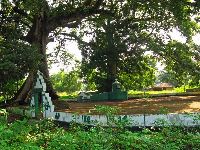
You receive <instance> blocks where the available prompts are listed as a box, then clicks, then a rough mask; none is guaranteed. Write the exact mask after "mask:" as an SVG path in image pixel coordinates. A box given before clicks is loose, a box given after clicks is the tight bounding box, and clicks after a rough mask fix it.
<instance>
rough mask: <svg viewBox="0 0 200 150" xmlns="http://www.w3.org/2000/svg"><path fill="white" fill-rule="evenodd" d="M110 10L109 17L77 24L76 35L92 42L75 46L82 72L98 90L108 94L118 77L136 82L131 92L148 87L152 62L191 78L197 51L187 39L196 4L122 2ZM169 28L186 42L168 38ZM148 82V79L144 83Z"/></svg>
mask: <svg viewBox="0 0 200 150" xmlns="http://www.w3.org/2000/svg"><path fill="white" fill-rule="evenodd" d="M110 5H111V8H112V11H113V12H114V13H113V14H111V15H110V16H106V17H105V16H98V17H95V18H89V19H88V20H87V21H88V22H85V24H82V28H81V32H82V33H81V34H80V35H79V36H80V37H81V36H82V37H84V35H90V36H91V37H92V38H91V40H90V42H89V43H87V42H83V41H79V45H80V49H81V50H82V54H83V61H82V71H83V74H84V75H85V76H88V77H89V75H88V74H90V73H93V74H94V75H93V77H94V79H93V81H95V82H96V83H97V85H98V84H100V89H101V88H102V87H103V90H104V91H109V90H111V85H112V82H113V81H114V79H115V78H120V77H122V74H123V77H124V78H126V79H125V80H126V81H127V80H128V79H130V78H131V76H134V77H135V78H133V77H132V83H134V84H135V88H136V87H137V88H138V87H147V86H149V85H151V84H153V83H154V82H152V81H154V79H155V72H154V71H155V70H153V68H155V63H151V62H155V60H156V61H162V63H164V64H166V66H167V69H169V70H171V71H174V72H176V74H177V76H181V75H184V74H185V72H187V73H190V74H191V73H194V72H193V71H192V70H191V68H194V67H195V71H196V72H198V70H199V64H198V62H197V61H196V60H195V59H194V56H197V53H198V52H197V49H193V48H192V47H191V45H192V42H191V37H192V36H193V35H194V34H195V33H197V32H198V31H199V25H198V21H197V20H195V18H194V16H195V14H197V11H196V9H195V7H194V6H195V5H197V3H195V2H193V3H192V2H191V3H190V2H188V1H170V0H168V1H159V0H154V1H145V2H143V1H141V0H138V1H128V0H127V1H123V2H119V1H112V2H111V3H110ZM195 17H196V19H197V18H198V16H195ZM84 29H85V30H84ZM173 29H176V30H178V31H179V32H181V34H182V36H185V37H186V39H187V41H186V43H180V42H177V41H174V40H173V39H171V37H170V34H169V33H170V32H171V31H172V30H173ZM148 52H150V54H151V57H149V58H147V56H146V54H147V53H148ZM94 72H95V73H94ZM125 74H127V75H126V76H124V75H125ZM145 74H146V77H145ZM127 77H128V78H127ZM147 78H149V79H152V80H148V81H147V80H146V79H147ZM183 78H184V77H183ZM134 80H135V81H136V82H139V83H141V85H140V86H138V85H137V83H135V82H134ZM126 81H124V82H126ZM122 82H123V81H122ZM129 84H130V82H129ZM142 84H143V85H142ZM130 85H131V84H130Z"/></svg>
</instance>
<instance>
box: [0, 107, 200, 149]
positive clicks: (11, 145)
mask: <svg viewBox="0 0 200 150" xmlns="http://www.w3.org/2000/svg"><path fill="white" fill-rule="evenodd" d="M97 109H99V111H104V112H105V113H106V114H107V115H108V117H110V119H109V120H110V126H108V127H102V126H101V125H97V126H95V127H89V128H88V127H85V126H84V125H79V124H76V123H71V124H70V126H69V127H68V128H65V129H64V128H62V127H59V126H57V125H56V124H55V123H54V122H53V121H51V120H34V119H26V118H24V119H23V120H18V121H15V122H13V123H10V124H8V123H7V122H6V121H5V120H6V116H7V114H6V113H5V112H4V113H1V116H0V121H1V122H0V149H1V150H11V149H12V150H42V149H47V150H54V149H56V150H67V149H69V150H75V149H80V150H110V149H113V150H117V149H123V150H124V149H126V150H128V149H130V150H132V149H134V150H143V149H145V150H184V149H185V150H188V149H192V150H195V149H196V150H197V149H200V142H199V141H200V130H199V128H194V129H192V130H188V129H185V128H179V127H165V128H162V129H160V130H156V131H153V130H149V129H145V128H144V129H142V130H141V131H130V130H128V129H127V128H125V126H126V125H127V123H128V122H126V123H124V122H123V123H122V122H115V120H114V118H113V115H112V113H113V112H115V111H114V109H109V108H100V107H99V108H97ZM113 123H114V124H115V125H116V126H115V127H111V124H112V125H113Z"/></svg>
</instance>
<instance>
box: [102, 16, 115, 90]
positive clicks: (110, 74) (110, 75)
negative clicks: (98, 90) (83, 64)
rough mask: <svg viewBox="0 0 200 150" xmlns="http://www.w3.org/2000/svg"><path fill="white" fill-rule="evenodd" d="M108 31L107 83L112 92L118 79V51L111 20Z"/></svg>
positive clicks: (108, 21) (106, 28) (107, 26)
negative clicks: (113, 85) (113, 84)
mask: <svg viewBox="0 0 200 150" xmlns="http://www.w3.org/2000/svg"><path fill="white" fill-rule="evenodd" d="M104 29H105V31H106V38H107V42H108V43H107V44H108V45H107V61H108V62H107V81H106V87H105V88H106V91H107V92H110V91H112V83H113V82H114V81H115V79H116V77H117V58H118V54H117V49H116V47H115V44H114V40H113V39H114V37H113V33H114V31H113V29H114V28H113V26H112V24H111V20H110V18H108V20H107V25H106V27H105V28H104Z"/></svg>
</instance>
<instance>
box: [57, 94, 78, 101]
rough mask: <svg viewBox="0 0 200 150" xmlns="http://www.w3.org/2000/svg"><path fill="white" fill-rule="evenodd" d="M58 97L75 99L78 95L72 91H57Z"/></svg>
mask: <svg viewBox="0 0 200 150" xmlns="http://www.w3.org/2000/svg"><path fill="white" fill-rule="evenodd" d="M57 94H58V96H59V99H60V100H69V99H70V100H71V99H75V100H76V98H77V96H78V92H74V93H67V92H57Z"/></svg>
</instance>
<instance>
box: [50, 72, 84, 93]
mask: <svg viewBox="0 0 200 150" xmlns="http://www.w3.org/2000/svg"><path fill="white" fill-rule="evenodd" d="M51 81H52V83H53V86H54V88H55V90H56V91H58V92H67V93H73V92H76V91H80V90H81V86H82V84H81V82H80V78H79V70H72V71H70V72H68V73H66V72H64V71H60V72H59V73H57V74H54V75H52V76H51Z"/></svg>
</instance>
